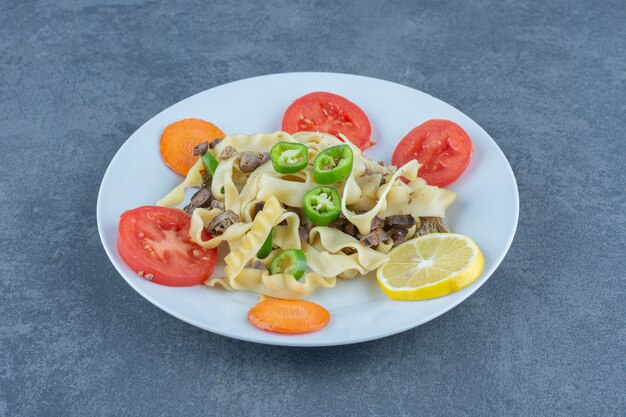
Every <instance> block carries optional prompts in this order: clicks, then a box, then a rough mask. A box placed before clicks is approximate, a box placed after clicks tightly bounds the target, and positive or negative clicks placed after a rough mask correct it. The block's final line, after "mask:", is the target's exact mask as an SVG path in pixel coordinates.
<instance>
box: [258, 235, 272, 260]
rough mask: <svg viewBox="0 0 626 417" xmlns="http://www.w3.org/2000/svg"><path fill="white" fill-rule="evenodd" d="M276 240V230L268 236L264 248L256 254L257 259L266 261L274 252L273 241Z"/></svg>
mask: <svg viewBox="0 0 626 417" xmlns="http://www.w3.org/2000/svg"><path fill="white" fill-rule="evenodd" d="M273 239H274V229H272V230H270V233H269V234H268V235H267V238H266V239H265V242H263V246H261V249H259V251H258V252H257V253H256V257H257V258H259V259H265V258H267V257H268V255H269V254H270V253H271V252H272V240H273Z"/></svg>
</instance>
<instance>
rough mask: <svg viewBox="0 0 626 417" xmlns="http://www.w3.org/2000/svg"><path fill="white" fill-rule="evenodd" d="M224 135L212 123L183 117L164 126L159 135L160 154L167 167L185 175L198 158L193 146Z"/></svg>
mask: <svg viewBox="0 0 626 417" xmlns="http://www.w3.org/2000/svg"><path fill="white" fill-rule="evenodd" d="M222 137H224V132H222V131H221V130H220V129H219V128H218V127H217V126H215V125H214V124H213V123H209V122H205V121H204V120H200V119H184V120H180V121H178V122H174V123H172V124H171V125H169V126H168V127H166V128H165V130H164V131H163V134H162V135H161V156H162V157H163V161H165V163H166V164H167V166H168V167H170V168H172V169H173V170H174V171H176V172H178V173H179V174H180V175H187V172H189V169H190V168H191V167H192V166H193V164H195V163H196V161H197V160H198V157H197V156H194V154H193V148H194V147H195V146H196V145H199V144H200V143H202V142H206V141H209V142H211V141H212V140H213V139H217V138H222Z"/></svg>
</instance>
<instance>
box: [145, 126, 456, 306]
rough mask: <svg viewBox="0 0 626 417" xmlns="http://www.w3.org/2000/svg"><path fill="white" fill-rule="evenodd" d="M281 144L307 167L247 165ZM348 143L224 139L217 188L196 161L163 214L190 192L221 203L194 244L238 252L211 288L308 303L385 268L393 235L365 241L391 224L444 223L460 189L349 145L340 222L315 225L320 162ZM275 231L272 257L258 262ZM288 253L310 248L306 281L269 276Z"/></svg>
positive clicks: (194, 224)
mask: <svg viewBox="0 0 626 417" xmlns="http://www.w3.org/2000/svg"><path fill="white" fill-rule="evenodd" d="M281 142H285V143H293V144H303V145H305V146H306V151H307V152H308V156H309V164H308V165H307V166H306V167H305V168H303V169H301V170H300V171H298V172H295V173H288V174H285V173H279V172H277V171H276V170H275V168H274V166H273V164H272V162H271V161H269V160H268V158H259V160H258V161H257V162H259V163H258V165H255V166H253V169H252V170H250V169H249V168H248V167H244V166H243V165H242V163H243V162H242V161H244V156H246V154H250V153H253V154H265V153H267V152H269V150H270V149H271V148H272V146H274V145H276V144H277V143H281ZM341 144H344V142H342V141H341V140H339V139H338V138H336V137H334V136H332V135H328V134H325V133H319V132H299V133H296V134H293V135H290V134H288V133H285V132H275V133H270V134H255V135H250V136H249V135H230V136H226V137H224V139H222V140H221V141H220V142H219V143H217V145H216V146H214V148H213V149H211V150H209V152H212V153H213V155H214V156H215V158H216V159H220V161H219V165H218V166H217V168H216V169H215V172H213V174H212V179H211V181H210V184H207V183H206V178H205V176H203V171H204V166H203V163H202V161H201V160H200V159H198V162H197V163H196V164H195V165H194V166H193V167H192V168H191V170H190V171H189V173H188V174H187V177H186V178H185V180H184V181H183V182H182V183H181V184H179V185H178V186H177V187H175V188H174V189H173V190H172V191H170V192H169V193H168V194H167V195H166V196H165V197H163V198H162V199H161V200H159V201H158V203H157V204H158V205H161V206H177V205H180V204H181V203H183V202H184V200H185V190H186V189H188V188H199V187H206V188H207V189H209V190H210V194H211V199H212V200H211V201H214V202H215V204H211V206H202V207H195V209H194V210H193V213H192V217H191V226H190V230H189V234H190V239H191V240H192V241H193V242H195V243H197V244H198V245H200V246H202V247H204V248H215V247H217V246H218V245H220V244H222V243H225V244H227V245H228V246H229V248H230V252H229V254H228V255H227V256H226V257H225V259H224V262H225V264H226V265H225V268H224V276H221V277H216V278H210V279H208V280H207V282H206V283H205V284H206V285H207V286H209V287H215V286H219V287H222V288H224V289H226V290H231V291H235V290H245V291H255V292H258V293H260V294H264V295H267V296H271V297H279V298H288V299H300V298H305V297H308V296H309V295H311V294H313V293H314V292H315V291H317V290H318V289H320V288H332V287H333V286H335V283H336V279H337V277H339V278H343V279H351V278H355V277H356V276H359V275H364V274H367V273H368V272H371V271H373V270H375V269H376V268H377V267H378V266H380V265H382V264H383V263H385V262H386V261H387V259H388V257H387V255H386V253H387V252H389V250H390V249H391V248H392V247H393V246H394V245H395V244H397V242H396V240H392V239H391V238H390V237H387V238H386V239H383V240H380V241H376V242H375V243H372V242H370V241H369V240H368V239H367V237H368V234H371V233H372V232H376V231H377V230H382V229H380V227H382V226H381V224H384V219H386V218H388V217H389V216H397V215H403V216H406V215H410V216H413V217H414V218H415V219H416V220H417V221H418V222H419V217H422V216H435V217H444V216H445V210H446V208H447V207H448V206H449V205H450V204H452V203H453V202H454V200H455V198H456V195H455V194H454V193H453V192H452V191H449V190H445V189H442V188H438V187H432V186H429V185H427V184H426V183H425V181H424V180H422V179H421V178H418V177H417V171H418V169H419V163H418V162H417V161H411V162H409V163H407V164H406V165H404V166H402V167H399V168H397V169H396V168H395V167H393V166H384V165H383V164H382V163H377V162H375V161H372V160H370V159H369V158H366V157H365V156H363V155H362V153H361V151H360V150H359V148H357V147H355V146H353V145H352V144H347V145H348V146H349V147H350V149H351V151H352V155H353V160H352V167H351V171H350V172H349V175H347V178H345V177H344V178H345V179H343V180H341V181H337V182H336V183H333V184H330V185H329V187H332V189H334V190H336V191H337V194H338V195H339V198H340V218H339V219H337V220H336V221H335V222H334V223H332V224H328V225H323V226H322V225H318V226H315V227H311V226H312V225H311V224H310V221H309V220H308V219H307V217H306V215H305V213H304V211H303V206H304V201H305V195H306V194H307V192H308V191H309V190H311V189H313V188H315V187H318V184H317V183H316V182H315V175H317V174H316V172H315V168H314V165H313V160H314V159H315V157H316V156H317V155H318V154H319V153H320V152H322V151H324V150H326V149H328V148H330V147H333V146H337V145H341ZM298 146H301V145H298ZM303 149H304V148H303ZM326 153H327V152H325V154H326ZM305 154H306V152H305ZM400 177H404V178H405V179H408V180H409V182H408V183H404V182H403V181H401V179H400ZM333 192H334V191H333ZM376 222H378V223H376ZM381 222H382V223H381ZM375 223H376V227H375ZM207 230H208V232H209V233H210V234H211V236H210V237H209V238H208V239H207V236H206V231H207ZM415 231H416V228H415V226H412V227H409V228H407V229H406V231H403V236H404V237H405V238H411V237H412V236H413V235H414V234H415ZM270 233H272V234H273V238H272V239H271V248H270V249H271V251H270V252H269V254H268V255H267V256H266V257H265V258H264V259H259V258H258V256H257V255H259V251H260V249H261V248H262V247H263V245H264V242H265V241H266V238H267V237H268V236H269V235H270ZM380 235H381V236H385V234H384V233H382V232H381V233H380ZM286 250H302V252H303V253H304V255H305V256H306V264H307V267H308V268H307V269H308V272H306V273H304V275H303V276H302V278H300V279H299V280H298V279H295V278H294V276H292V275H290V274H287V273H284V272H280V273H274V274H272V273H271V268H270V266H271V264H272V261H273V260H274V259H275V258H276V257H277V256H279V254H280V253H282V252H284V251H286ZM259 256H260V255H259ZM268 269H269V270H268Z"/></svg>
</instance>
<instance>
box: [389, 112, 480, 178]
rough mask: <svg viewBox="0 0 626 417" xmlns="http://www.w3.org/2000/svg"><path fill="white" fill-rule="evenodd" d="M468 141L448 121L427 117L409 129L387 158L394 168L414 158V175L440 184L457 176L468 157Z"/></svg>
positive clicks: (464, 166)
mask: <svg viewBox="0 0 626 417" xmlns="http://www.w3.org/2000/svg"><path fill="white" fill-rule="evenodd" d="M472 148H473V145H472V140H471V139H470V137H469V136H468V135H467V133H466V132H465V130H463V128H462V127H461V126H459V125H457V124H456V123H454V122H451V121H450V120H437V119H434V120H429V121H427V122H424V123H422V124H421V125H419V126H417V127H416V128H415V129H413V130H411V131H410V132H409V134H408V135H406V136H405V137H404V139H402V140H401V141H400V143H398V146H397V147H396V150H395V151H394V152H393V156H392V157H391V163H392V164H393V165H395V166H397V167H401V166H402V165H404V164H406V163H407V162H409V161H410V160H411V159H417V161H418V162H419V163H420V164H422V166H421V167H420V169H419V172H418V175H419V176H420V177H422V178H424V180H426V182H427V183H428V184H430V185H436V186H437V187H443V186H445V185H448V184H450V183H451V182H453V181H455V180H456V179H457V178H459V177H460V176H461V174H462V173H463V171H465V168H467V165H468V164H469V161H470V157H471V156H472Z"/></svg>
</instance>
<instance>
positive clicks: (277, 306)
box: [248, 298, 330, 334]
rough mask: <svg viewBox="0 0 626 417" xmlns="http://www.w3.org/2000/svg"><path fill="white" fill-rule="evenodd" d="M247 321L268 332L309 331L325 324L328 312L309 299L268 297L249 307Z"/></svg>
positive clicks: (328, 319)
mask: <svg viewBox="0 0 626 417" xmlns="http://www.w3.org/2000/svg"><path fill="white" fill-rule="evenodd" d="M248 321H249V322H250V323H251V324H252V325H253V326H255V327H257V328H259V329H261V330H266V331H268V332H275V333H286V334H298V333H310V332H314V331H317V330H320V329H321V328H322V327H324V326H326V325H327V324H328V322H329V321H330V313H329V312H328V310H326V309H325V308H324V307H322V306H320V305H319V304H315V303H312V302H310V301H304V300H282V299H279V298H268V299H267V300H264V301H261V302H260V303H258V304H257V305H255V306H254V307H252V308H251V309H250V312H249V313H248Z"/></svg>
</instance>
